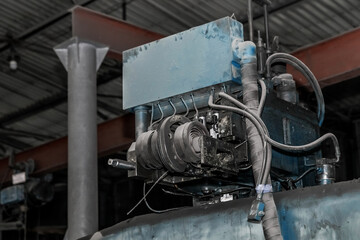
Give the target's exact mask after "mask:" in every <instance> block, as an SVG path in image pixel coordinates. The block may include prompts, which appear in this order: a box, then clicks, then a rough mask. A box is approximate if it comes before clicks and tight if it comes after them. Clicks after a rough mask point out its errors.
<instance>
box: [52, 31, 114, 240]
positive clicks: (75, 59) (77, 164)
mask: <svg viewBox="0 0 360 240" xmlns="http://www.w3.org/2000/svg"><path fill="white" fill-rule="evenodd" d="M107 50H108V48H104V47H102V48H101V47H99V46H97V45H94V44H92V43H88V42H84V41H80V40H79V39H78V38H73V39H70V40H69V41H67V42H65V43H63V44H62V45H60V46H58V47H56V48H55V51H56V53H57V54H58V56H59V58H60V60H61V61H62V63H63V64H64V66H65V68H66V70H67V71H68V239H69V240H73V239H78V238H80V237H83V236H86V235H89V234H91V233H93V232H95V231H96V230H97V229H98V180H97V175H98V170H97V117H96V110H97V106H96V89H97V87H96V86H97V85H96V72H97V69H98V67H99V66H100V63H101V62H102V60H103V58H104V56H105V54H106V52H107Z"/></svg>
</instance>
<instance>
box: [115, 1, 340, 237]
mask: <svg viewBox="0 0 360 240" xmlns="http://www.w3.org/2000/svg"><path fill="white" fill-rule="evenodd" d="M265 5H266V4H265ZM250 31H251V32H252V29H250ZM251 35H252V34H251ZM251 37H252V36H251ZM277 43H278V38H275V39H274V41H273V44H272V45H270V41H269V35H268V28H267V26H266V42H265V43H263V40H262V39H261V37H260V34H259V36H258V41H257V44H256V45H255V44H254V42H253V41H244V36H243V26H242V24H241V23H240V22H238V21H237V20H235V19H233V18H231V17H225V18H222V19H219V20H217V21H214V22H210V23H207V24H204V25H202V26H198V27H195V28H192V29H190V30H187V31H184V32H182V33H178V34H175V35H172V36H169V37H166V38H164V39H161V40H158V41H156V42H152V43H149V44H145V45H143V46H139V47H136V48H134V49H130V50H127V51H125V52H124V53H123V64H124V65H123V70H124V71H123V74H124V75H123V101H124V102H123V107H124V109H132V110H133V111H134V113H135V118H136V120H135V121H136V123H135V124H136V142H134V143H133V144H132V145H131V147H130V149H129V150H128V153H127V161H123V160H119V159H110V160H109V165H112V166H114V167H119V168H122V169H126V170H128V176H129V177H140V178H143V179H145V181H146V182H148V183H152V184H153V185H152V187H151V188H150V189H149V190H148V191H146V188H145V187H146V186H145V185H144V197H143V198H142V199H141V200H142V201H145V203H146V204H147V206H148V207H149V208H150V209H151V210H152V211H154V212H157V213H161V212H165V211H168V210H167V209H161V210H155V209H152V208H151V207H150V206H149V204H148V203H147V202H146V196H147V194H148V193H149V191H151V189H152V188H153V187H154V186H155V185H156V184H162V185H163V186H164V187H166V189H167V190H166V191H167V192H168V193H169V194H185V195H188V196H192V197H193V205H194V206H201V205H207V204H216V203H219V202H226V201H230V200H233V199H240V198H252V199H253V202H252V204H251V207H250V209H249V213H248V217H247V220H248V221H249V222H257V223H259V222H262V225H263V231H264V236H265V238H266V239H282V234H281V230H280V226H279V221H278V213H277V210H276V206H275V202H274V200H273V197H272V192H279V191H283V190H292V189H296V188H303V187H307V186H314V185H325V184H331V183H333V182H334V181H335V164H336V163H337V162H338V161H339V158H340V150H339V145H338V142H337V139H336V137H335V136H334V135H333V134H331V133H328V134H325V135H323V136H321V137H320V134H319V127H320V126H321V124H322V122H323V120H324V111H325V107H324V100H323V96H322V93H321V89H320V87H319V85H318V82H317V80H316V78H315V76H314V75H313V74H312V72H311V71H310V70H309V69H308V68H307V67H306V66H305V65H304V64H303V63H302V62H301V61H300V60H298V59H296V58H295V57H293V56H291V55H289V54H286V53H280V52H277V51H278V50H279V47H278V44H277ZM286 64H289V65H292V66H293V67H294V68H296V69H297V70H299V71H300V72H301V73H302V74H303V75H304V77H305V78H306V79H307V80H308V81H309V85H310V86H311V87H312V88H313V91H314V92H315V95H316V99H317V113H314V112H313V111H311V110H309V109H308V108H307V107H306V106H304V105H302V104H300V103H299V97H298V94H297V91H296V85H295V81H294V80H293V78H292V75H291V74H288V73H286ZM326 139H329V140H332V143H333V145H334V148H333V149H334V151H333V152H331V153H323V152H322V151H321V148H320V145H321V143H322V142H323V141H325V140H326ZM139 203H140V202H139ZM137 205H138V204H136V205H135V206H134V207H136V206H137ZM131 211H132V210H130V212H131Z"/></svg>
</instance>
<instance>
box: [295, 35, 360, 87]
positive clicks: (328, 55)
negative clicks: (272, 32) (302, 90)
mask: <svg viewBox="0 0 360 240" xmlns="http://www.w3.org/2000/svg"><path fill="white" fill-rule="evenodd" d="M359 39H360V28H357V29H355V30H352V31H350V32H347V33H345V34H342V35H339V36H336V37H334V38H331V39H328V40H325V41H322V42H320V43H317V44H315V45H312V46H308V47H305V48H301V49H299V50H297V51H295V52H293V53H292V55H294V56H295V57H297V58H299V59H300V60H301V61H303V62H304V63H305V64H306V65H307V66H308V67H309V68H310V70H311V71H312V72H313V73H314V75H315V77H316V78H317V80H318V82H319V84H320V86H321V87H326V86H329V85H332V84H335V83H339V82H342V81H345V80H349V79H351V78H354V77H357V76H360V54H358V53H359V52H360V44H359ZM288 72H290V73H291V74H293V76H294V79H295V81H296V83H297V86H299V87H301V86H305V87H307V86H309V84H308V82H307V80H306V79H305V78H304V77H303V76H302V75H301V74H300V73H299V72H297V71H296V70H295V69H294V68H292V67H288Z"/></svg>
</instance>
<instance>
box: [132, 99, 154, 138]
mask: <svg viewBox="0 0 360 240" xmlns="http://www.w3.org/2000/svg"><path fill="white" fill-rule="evenodd" d="M134 111H135V139H137V138H138V136H140V134H142V133H144V132H146V131H147V129H148V127H149V122H150V118H149V107H147V106H138V107H135V109H134Z"/></svg>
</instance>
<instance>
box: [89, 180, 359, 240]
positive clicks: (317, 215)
mask: <svg viewBox="0 0 360 240" xmlns="http://www.w3.org/2000/svg"><path fill="white" fill-rule="evenodd" d="M274 199H275V202H276V205H277V207H278V213H279V219H280V225H281V231H282V234H283V236H284V239H289V240H290V239H291V240H294V239H334V240H339V239H358V236H359V235H360V228H359V224H360V221H359V219H360V206H359V204H358V202H359V200H360V181H359V180H353V181H348V182H340V183H335V184H330V185H325V186H315V187H308V188H303V189H298V190H293V191H287V192H280V193H275V194H274ZM252 200H253V198H247V199H240V200H234V201H231V202H226V203H219V204H215V205H207V206H201V207H187V208H184V209H181V210H178V211H173V212H169V213H164V214H148V215H144V216H139V217H134V218H132V219H129V220H126V221H123V222H121V223H119V224H117V225H114V226H112V227H110V228H107V229H104V230H102V231H100V232H98V233H96V234H97V235H98V236H101V235H102V236H103V238H102V239H107V240H115V239H172V240H175V239H264V237H263V233H262V229H261V225H260V224H252V223H248V222H247V214H248V210H249V208H250V205H251V201H252ZM82 239H84V240H85V239H90V236H88V237H86V238H82ZM97 239H98V238H97ZM99 239H100V238H99Z"/></svg>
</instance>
